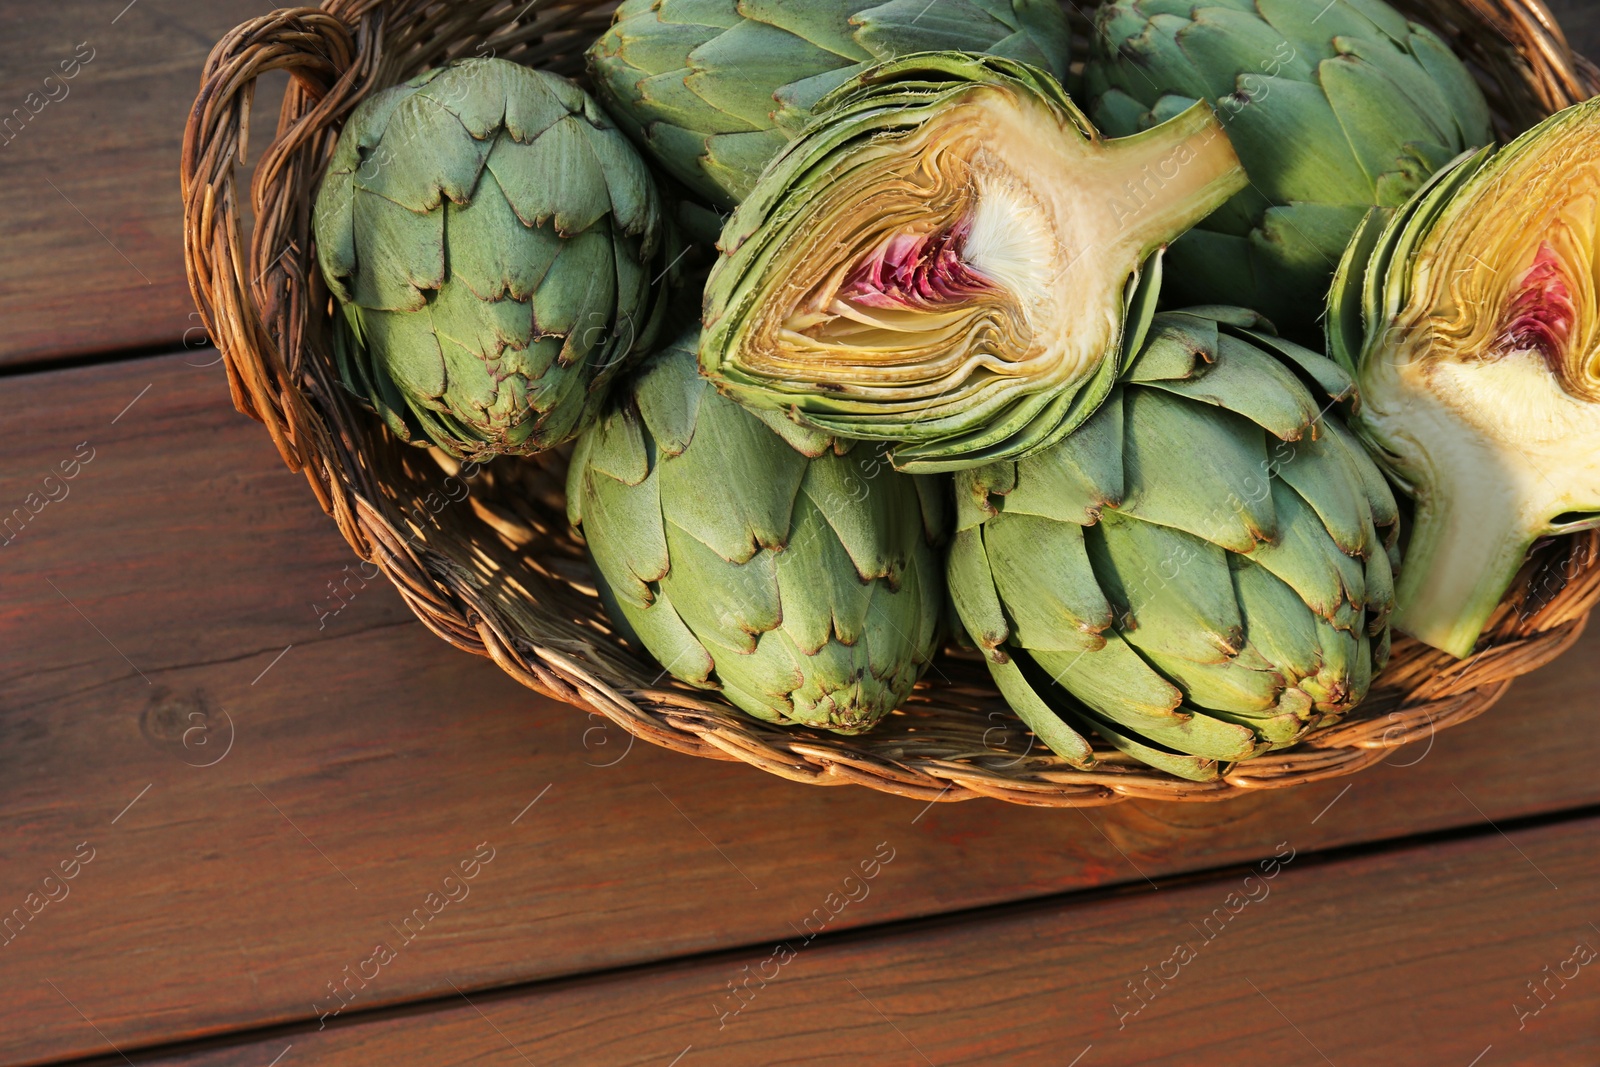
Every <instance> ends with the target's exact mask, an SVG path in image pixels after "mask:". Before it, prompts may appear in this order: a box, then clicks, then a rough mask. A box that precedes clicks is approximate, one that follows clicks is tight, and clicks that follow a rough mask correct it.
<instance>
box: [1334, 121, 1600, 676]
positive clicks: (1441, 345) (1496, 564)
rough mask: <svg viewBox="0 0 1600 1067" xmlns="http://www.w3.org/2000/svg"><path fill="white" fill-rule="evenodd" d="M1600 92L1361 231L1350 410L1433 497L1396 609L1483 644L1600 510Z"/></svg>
mask: <svg viewBox="0 0 1600 1067" xmlns="http://www.w3.org/2000/svg"><path fill="white" fill-rule="evenodd" d="M1597 238H1600V100H1591V101H1589V102H1587V103H1583V104H1579V105H1576V106H1574V107H1571V108H1568V109H1567V110H1565V111H1562V112H1560V113H1558V114H1556V115H1554V116H1552V117H1551V118H1549V119H1547V120H1546V121H1544V122H1543V123H1541V124H1540V125H1539V126H1537V127H1535V128H1534V129H1533V130H1531V131H1529V132H1528V133H1526V134H1524V135H1522V136H1521V137H1520V138H1518V139H1517V140H1516V141H1515V142H1513V143H1512V144H1510V145H1508V146H1507V147H1505V148H1503V149H1501V150H1499V151H1498V152H1496V151H1491V150H1487V149H1486V150H1484V151H1481V152H1478V153H1475V154H1471V155H1464V156H1462V157H1461V158H1460V159H1458V160H1457V161H1456V162H1455V163H1454V164H1453V165H1452V166H1451V167H1449V168H1447V169H1446V170H1444V171H1442V172H1441V173H1440V174H1439V175H1437V176H1436V178H1435V179H1434V180H1433V181H1432V182H1431V183H1430V184H1429V185H1427V186H1426V187H1424V188H1423V189H1422V190H1421V191H1420V192H1418V193H1417V195H1416V196H1415V197H1414V198H1413V199H1412V200H1411V201H1410V203H1408V204H1407V205H1406V206H1405V207H1404V208H1403V209H1402V210H1401V211H1400V212H1399V213H1398V214H1397V215H1395V216H1394V217H1393V218H1392V219H1388V220H1387V221H1386V220H1385V218H1384V217H1382V216H1380V215H1377V214H1376V213H1375V214H1374V215H1373V216H1371V217H1370V218H1369V219H1368V220H1367V223H1366V225H1365V226H1364V227H1363V229H1362V231H1361V232H1360V233H1359V234H1358V235H1357V238H1356V240H1355V241H1353V242H1352V243H1351V246H1350V248H1349V250H1348V251H1347V253H1346V256H1345V259H1344V262H1343V263H1342V264H1341V266H1340V270H1339V275H1338V277H1337V279H1336V282H1335V286H1334V290H1333V292H1332V294H1331V295H1330V297H1329V305H1330V311H1329V317H1328V336H1329V345H1330V349H1331V350H1332V352H1333V353H1334V355H1335V356H1336V357H1337V358H1339V359H1340V360H1341V361H1342V362H1344V363H1345V364H1346V365H1347V366H1349V367H1350V368H1352V369H1353V370H1354V371H1355V372H1356V376H1357V380H1358V382H1359V384H1360V389H1361V396H1362V405H1361V408H1360V410H1359V412H1358V413H1357V415H1356V417H1355V418H1354V420H1353V421H1352V425H1353V426H1354V428H1355V429H1356V431H1357V432H1358V433H1360V434H1361V435H1362V436H1363V437H1364V438H1365V439H1366V440H1367V442H1368V443H1369V445H1370V446H1371V448H1372V450H1373V453H1374V455H1376V456H1377V457H1378V459H1379V461H1380V462H1381V463H1383V464H1384V466H1385V467H1386V468H1387V469H1388V471H1389V473H1390V475H1391V476H1392V477H1393V478H1394V480H1395V481H1396V483H1397V484H1398V485H1400V486H1401V487H1402V488H1403V489H1404V490H1405V491H1406V492H1407V493H1408V494H1410V495H1411V496H1412V497H1413V498H1414V499H1415V503H1416V521H1415V524H1414V528H1413V530H1412V533H1411V540H1410V543H1409V546H1408V548H1407V555H1406V560H1407V564H1406V569H1405V571H1404V572H1403V573H1402V575H1401V579H1400V585H1399V590H1398V592H1399V604H1398V609H1397V613H1396V617H1395V619H1396V621H1395V625H1396V626H1397V627H1398V628H1399V629H1401V630H1404V631H1405V632H1407V633H1410V634H1412V635H1413V636H1415V637H1417V638H1418V639H1419V640H1421V641H1424V642H1426V643H1427V644H1430V645H1433V646H1434V647H1436V648H1440V649H1443V650H1445V651H1447V652H1450V653H1452V654H1453V655H1456V656H1466V655H1468V654H1470V653H1471V651H1472V649H1473V647H1474V645H1475V643H1476V642H1477V639H1478V637H1479V635H1480V634H1481V632H1482V630H1483V627H1484V625H1485V624H1486V622H1487V621H1488V619H1489V617H1490V615H1491V614H1492V613H1493V612H1494V609H1495V607H1496V606H1497V605H1498V604H1499V602H1500V599H1501V598H1502V597H1503V596H1504V594H1505V591H1506V589H1507V588H1508V587H1509V586H1510V584H1511V582H1512V581H1513V579H1514V578H1515V576H1516V573H1517V571H1518V569H1519V568H1520V567H1521V565H1522V563H1523V560H1524V559H1525V558H1526V556H1527V553H1528V550H1529V548H1530V547H1531V546H1532V545H1533V544H1534V542H1535V541H1537V540H1539V539H1541V538H1544V537H1549V536H1552V535H1556V534H1562V533H1570V532H1574V531H1577V530H1584V529H1590V528H1593V527H1595V526H1597V525H1600V315H1597V310H1600V309H1597V300H1600V298H1597V293H1596V283H1595V267H1596V254H1597V245H1600V240H1597Z"/></svg>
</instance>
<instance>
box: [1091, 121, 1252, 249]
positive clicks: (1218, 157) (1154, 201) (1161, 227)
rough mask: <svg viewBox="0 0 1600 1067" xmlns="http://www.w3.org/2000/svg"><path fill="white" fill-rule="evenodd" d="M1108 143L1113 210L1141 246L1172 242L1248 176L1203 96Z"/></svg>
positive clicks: (1122, 228) (1127, 234)
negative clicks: (1155, 123)
mask: <svg viewBox="0 0 1600 1067" xmlns="http://www.w3.org/2000/svg"><path fill="white" fill-rule="evenodd" d="M1105 148H1106V151H1105V154H1104V157H1103V160H1104V162H1103V165H1104V166H1105V167H1107V168H1108V170H1109V172H1110V173H1109V175H1108V177H1110V179H1111V180H1109V181H1107V182H1106V188H1107V189H1108V191H1109V195H1110V199H1111V203H1110V204H1109V205H1108V206H1109V208H1110V216H1111V218H1112V219H1113V220H1114V221H1115V224H1116V226H1117V227H1118V229H1119V230H1120V231H1121V235H1122V236H1123V237H1125V238H1127V239H1128V243H1130V244H1132V245H1134V246H1136V247H1139V248H1154V247H1155V246H1156V245H1161V244H1167V243H1170V242H1171V241H1173V240H1175V239H1176V238H1177V237H1179V236H1181V235H1182V234H1183V233H1184V232H1185V231H1186V230H1188V229H1189V228H1190V227H1192V226H1194V224H1195V223H1197V222H1199V221H1200V220H1201V219H1203V218H1205V217H1206V216H1207V215H1209V214H1211V213H1212V212H1213V211H1215V210H1216V209H1217V208H1219V207H1221V206H1222V205H1223V204H1225V203H1227V201H1228V200H1229V199H1231V198H1232V197H1233V195H1234V194H1235V193H1237V192H1238V191H1239V190H1241V189H1243V188H1244V187H1245V186H1246V185H1248V184H1249V179H1248V178H1247V177H1246V176H1245V173H1244V168H1243V167H1242V166H1240V164H1239V156H1238V154H1237V153H1236V152H1234V150H1233V144H1232V143H1231V142H1230V141H1229V140H1228V135H1227V133H1226V132H1225V131H1224V130H1223V128H1222V123H1221V122H1220V121H1219V120H1218V118H1217V115H1216V112H1214V111H1212V110H1211V107H1210V105H1208V104H1206V103H1203V102H1202V103H1198V104H1195V105H1194V106H1193V107H1191V108H1189V109H1188V110H1186V111H1184V112H1183V113H1182V114H1180V115H1176V116H1174V117H1173V118H1171V119H1169V120H1167V121H1166V122H1163V123H1162V124H1161V125H1159V126H1155V127H1153V128H1151V129H1149V130H1146V131H1145V132H1143V133H1140V134H1135V135H1134V136H1132V137H1122V138H1118V139H1117V140H1114V141H1107V142H1105Z"/></svg>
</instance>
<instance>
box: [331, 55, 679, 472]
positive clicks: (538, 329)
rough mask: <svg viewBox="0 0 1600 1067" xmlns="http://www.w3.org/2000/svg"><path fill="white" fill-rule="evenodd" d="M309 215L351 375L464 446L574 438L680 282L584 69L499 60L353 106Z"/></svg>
mask: <svg viewBox="0 0 1600 1067" xmlns="http://www.w3.org/2000/svg"><path fill="white" fill-rule="evenodd" d="M313 225H314V228H315V232H316V239H317V258H318V260H319V262H320V264H321V267H322V274H323V277H324V278H325V279H326V280H327V283H328V288H329V289H330V290H331V291H332V293H333V295H334V297H335V299H336V300H337V301H338V303H339V308H340V312H341V314H339V315H338V316H336V318H335V323H334V345H335V354H336V356H337V357H338V361H339V369H340V373H341V376H342V377H343V379H344V383H345V385H346V387H347V388H349V389H350V390H351V391H352V392H354V393H356V394H357V395H358V396H360V397H361V398H362V399H364V400H365V401H367V403H368V404H370V405H371V406H372V407H373V408H374V409H375V410H376V411H377V412H378V414H379V415H380V416H382V418H383V419H384V421H385V423H386V424H387V425H388V426H389V428H390V430H392V431H393V432H394V433H395V434H396V436H398V437H400V438H401V439H402V440H407V441H413V442H415V443H418V444H429V443H432V444H436V445H438V446H439V447H440V448H441V449H443V450H444V451H446V452H448V453H450V454H451V455H454V456H457V457H475V458H482V457H488V456H494V455H498V454H515V455H524V454H528V453H531V452H537V451H539V450H541V449H545V448H551V447H554V446H555V445H558V444H561V443H562V442H564V441H568V440H571V439H572V438H573V437H576V436H577V435H578V433H580V432H581V431H582V429H583V428H584V426H586V425H587V424H588V423H589V422H592V421H593V419H594V417H595V416H596V415H597V414H598V412H599V409H600V404H601V403H602V401H603V400H604V397H605V392H606V387H607V385H608V383H609V382H610V381H611V379H612V378H613V377H615V376H616V374H617V373H618V372H619V371H621V370H622V369H623V368H624V367H625V366H626V365H627V364H628V363H629V362H630V361H631V360H633V359H635V358H636V357H637V356H638V355H639V354H640V353H642V352H645V351H648V350H649V346H650V345H651V344H652V342H653V340H654V337H655V334H656V333H657V332H658V331H659V328H660V324H661V321H662V318H663V316H664V313H665V308H666V300H665V299H664V296H665V295H666V293H667V291H668V289H669V287H670V284H671V282H672V280H673V275H672V273H671V271H670V270H668V269H666V268H667V267H668V266H670V263H671V260H670V258H669V257H670V255H671V250H670V249H669V248H668V247H667V244H668V238H669V237H670V235H671V231H670V229H669V228H668V227H666V226H664V224H663V216H662V210H661V203H660V198H659V195H658V193H657V191H656V187H655V183H654V181H653V180H652V179H651V176H650V174H649V171H648V170H647V169H646V168H645V165H644V161H643V160H642V159H640V158H639V155H638V153H637V152H636V151H635V150H634V148H633V145H632V144H630V143H629V141H628V139H627V138H626V137H625V136H624V135H623V134H622V132H621V131H620V130H618V129H617V128H616V127H615V126H613V125H612V123H611V122H610V120H609V119H607V118H606V116H605V115H604V114H603V113H602V112H601V111H600V108H599V107H598V106H597V105H596V104H595V102H594V101H593V100H591V99H590V98H589V97H588V96H587V95H586V94H585V93H584V92H583V90H582V89H579V88H578V87H577V86H576V85H573V84H572V83H571V82H568V81H566V80H565V79H563V78H559V77H557V76H556V75H554V74H548V73H546V72H544V71H537V70H531V69H529V68H527V67H523V66H521V65H519V64H516V63H510V62H507V61H506V60H502V59H469V60H463V61H461V62H459V63H456V64H453V65H450V66H446V67H439V68H435V69H433V70H429V71H426V72H425V73H423V74H420V75H418V76H417V77H415V78H413V79H411V80H410V81H408V82H406V83H404V84H403V85H397V86H395V87H393V88H391V89H386V90H384V91H383V92H380V93H378V94H376V95H374V96H372V97H369V98H368V99H367V100H365V101H364V102H363V103H362V104H361V105H360V106H359V107H357V108H356V110H355V111H354V113H352V114H351V116H350V119H349V121H348V122H347V123H346V125H345V128H344V131H343V132H342V133H341V135H340V137H339V144H338V147H337V148H336V149H335V150H334V154H333V158H332V160H331V161H330V162H329V165H328V171H327V174H326V176H325V177H324V178H323V181H322V187H321V189H320V191H319V192H318V194H317V203H316V211H315V214H314V216H313Z"/></svg>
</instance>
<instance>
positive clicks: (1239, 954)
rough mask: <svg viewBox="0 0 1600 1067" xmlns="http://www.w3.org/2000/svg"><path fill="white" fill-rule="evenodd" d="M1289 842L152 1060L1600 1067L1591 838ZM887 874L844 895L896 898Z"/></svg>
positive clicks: (1598, 937)
mask: <svg viewBox="0 0 1600 1067" xmlns="http://www.w3.org/2000/svg"><path fill="white" fill-rule="evenodd" d="M1306 829H1307V827H1306V826H1305V825H1304V824H1297V823H1289V822H1286V823H1285V824H1284V825H1283V826H1282V827H1281V833H1282V837H1281V838H1280V842H1281V843H1275V844H1274V845H1273V846H1272V847H1271V848H1269V849H1267V850H1266V851H1265V853H1264V854H1263V856H1262V857H1261V861H1260V862H1258V863H1257V864H1255V865H1252V866H1249V867H1244V868H1239V869H1236V870H1232V871H1229V872H1226V873H1225V874H1220V875H1219V876H1218V877H1216V878H1214V879H1210V880H1207V881H1204V882H1198V883H1191V884H1186V885H1177V886H1172V885H1169V886H1164V887H1162V888H1160V889H1159V890H1151V889H1150V888H1148V887H1141V888H1137V889H1134V890H1132V891H1130V892H1129V893H1127V894H1122V895H1114V896H1111V897H1108V898H1103V899H1098V900H1094V901H1071V900H1069V901H1064V902H1058V901H1047V902H1043V903H1040V904H1037V905H1034V906H1027V907H1020V908H1015V909H1007V910H1004V911H1001V912H998V913H994V914H989V915H984V916H979V917H963V918H961V919H959V920H954V921H942V922H937V923H931V924H927V925H919V926H915V927H911V928H906V929H899V930H894V931H889V932H883V933H872V934H869V935H865V936H855V937H846V938H838V939H823V938H819V939H817V940H815V941H813V942H812V943H811V944H809V945H808V944H806V942H805V940H804V938H803V937H801V936H798V935H795V934H790V935H789V937H788V939H787V942H786V943H779V944H761V945H757V946H752V947H750V948H749V949H747V950H745V951H741V952H736V953H727V954H722V955H718V956H716V957H713V958H709V959H704V960H698V961H695V962H693V963H691V964H687V965H680V966H670V967H657V968H650V969H648V970H642V971H636V972H632V973H627V974H619V975H615V976H609V977H604V978H599V979H588V980H583V981H577V982H570V983H561V984H559V985H554V986H550V987H543V988H541V987H535V988H532V989H528V990H524V991H514V992H511V993H509V994H503V995H493V996H471V995H458V994H454V993H452V994H451V996H450V998H449V999H447V1000H444V1001H442V1002H440V1003H438V1004H436V1005H429V1006H428V1010H426V1011H414V1012H408V1013H403V1014H399V1015H396V1016H392V1017H387V1018H378V1019H372V1020H363V1021H359V1022H347V1021H346V1020H343V1019H340V1018H337V1017H335V1018H333V1019H331V1020H328V1021H326V1026H325V1028H323V1029H318V1027H317V1025H316V1024H315V1023H314V1022H313V1023H310V1024H308V1025H304V1026H300V1027H294V1028H286V1029H284V1030H281V1031H279V1032H276V1033H273V1034H271V1035H270V1036H263V1037H261V1038H259V1039H256V1040H253V1041H250V1042H248V1043H241V1044H238V1045H232V1046H227V1047H222V1048H216V1049H211V1050H207V1051H204V1052H193V1053H188V1054H183V1055H177V1056H173V1057H170V1058H161V1059H157V1060H154V1061H153V1062H154V1063H159V1064H162V1065H170V1067H235V1065H237V1067H246V1065H251V1067H254V1065H258V1064H266V1063H269V1062H271V1060H272V1059H273V1057H274V1056H276V1055H279V1054H280V1053H282V1052H283V1050H284V1049H286V1048H287V1049H289V1054H288V1056H285V1058H284V1061H283V1062H284V1063H288V1062H289V1059H290V1057H293V1058H294V1060H295V1062H300V1063H411V1062H451V1063H505V1064H514V1063H533V1064H539V1065H541V1067H547V1065H549V1067H555V1065H567V1064H572V1065H579V1064H594V1063H606V1064H638V1065H647V1064H655V1065H662V1067H665V1065H668V1064H681V1065H683V1067H710V1065H717V1064H727V1065H746V1064H808V1065H810V1064H839V1065H845V1064H862V1063H870V1064H885V1065H889V1064H904V1065H907V1067H919V1065H925V1064H936V1065H938V1067H955V1065H958V1064H974V1065H977V1064H984V1065H988V1064H1006V1065H1012V1064H1016V1065H1032V1064H1038V1065H1039V1067H1065V1065H1068V1064H1072V1065H1074V1067H1096V1065H1108V1064H1118V1065H1129V1064H1138V1065H1141V1067H1157V1065H1161V1067H1192V1065H1195V1064H1206V1065H1220V1064H1286V1065H1287V1064H1293V1065H1306V1067H1311V1065H1321V1064H1337V1065H1338V1067H1397V1065H1412V1064H1415V1065H1419V1067H1423V1065H1426V1067H1468V1065H1472V1067H1488V1065H1499V1067H1510V1065H1526V1067H1593V1065H1594V1064H1595V1063H1597V1062H1600V1027H1597V1026H1596V1025H1595V1023H1596V1020H1597V1019H1600V927H1596V926H1595V924H1594V919H1595V916H1596V914H1597V913H1600V892H1597V891H1596V878H1597V877H1600V863H1597V861H1596V859H1595V853H1594V849H1593V845H1594V842H1595V839H1596V835H1597V833H1600V822H1597V821H1596V820H1593V819H1579V820H1574V821H1571V822H1566V823H1563V824H1561V825H1557V826H1548V827H1542V828H1539V829H1535V830H1520V831H1519V830H1513V831H1512V832H1511V833H1509V834H1508V835H1506V836H1504V837H1502V836H1500V835H1498V834H1490V835H1488V836H1477V837H1473V838H1471V839H1469V840H1464V841H1452V842H1447V843H1437V844H1429V845H1425V846H1420V847H1411V848H1404V849H1397V850H1386V851H1383V852H1380V853H1378V854H1376V855H1370V856H1363V857H1359V858H1353V859H1336V860H1333V861H1331V862H1330V861H1327V860H1324V859H1319V858H1317V857H1316V856H1314V855H1311V854H1308V853H1307V852H1306V851H1305V850H1304V849H1302V848H1300V844H1299V843H1300V841H1301V838H1302V834H1303V832H1304V831H1305V830H1306ZM1278 856H1282V857H1284V858H1285V859H1287V860H1288V862H1287V864H1286V865H1285V864H1284V863H1282V862H1276V861H1275V857H1278ZM899 863H900V859H899V858H898V857H896V858H895V859H893V860H892V861H891V862H890V864H889V865H888V866H887V867H883V868H882V869H881V871H880V874H879V877H878V878H877V879H876V881H875V882H870V883H864V884H863V890H864V891H865V900H864V903H866V904H868V905H870V904H871V903H872V902H873V901H874V900H875V898H876V896H877V894H878V893H879V892H884V893H888V892H892V890H891V889H890V888H889V881H890V879H891V878H892V877H893V876H894V873H895V867H896V866H897V865H898V864H899ZM1266 875H1270V876H1271V877H1266ZM863 890H858V891H857V892H858V895H861V892H862V891H863ZM821 906H823V901H822V900H812V899H808V898H805V897H797V898H796V901H795V904H794V905H793V908H794V910H795V911H796V912H799V913H802V914H803V913H804V910H805V909H806V908H808V907H821ZM1585 960H1587V961H1589V962H1587V964H1585V963H1584V962H1582V961H1585ZM1563 974H1565V975H1566V977H1565V978H1564V977H1562V975H1563ZM749 975H754V976H756V977H753V978H749V979H748V984H747V976H749ZM762 976H765V978H766V980H765V982H763V978H762ZM730 982H731V983H733V984H734V985H735V987H736V991H735V992H730V991H729V983H730ZM1529 983H1533V985H1534V986H1535V987H1536V988H1537V993H1536V992H1534V991H1532V990H1531V989H1530V985H1529ZM1135 987H1137V988H1138V989H1139V990H1140V993H1139V994H1138V995H1136V994H1135V993H1134V992H1132V989H1133V988H1135ZM1519 1007H1520V1009H1521V1012H1520V1013H1519V1011H1518V1008H1519ZM736 1008H737V1009H738V1011H737V1014H735V1013H734V1012H735V1009H736ZM419 1049H421V1050H426V1052H424V1053H423V1057H424V1058H421V1059H419V1058H417V1057H418V1054H417V1051H416V1050H419ZM674 1057H681V1058H679V1059H674ZM118 1062H120V1061H118Z"/></svg>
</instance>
